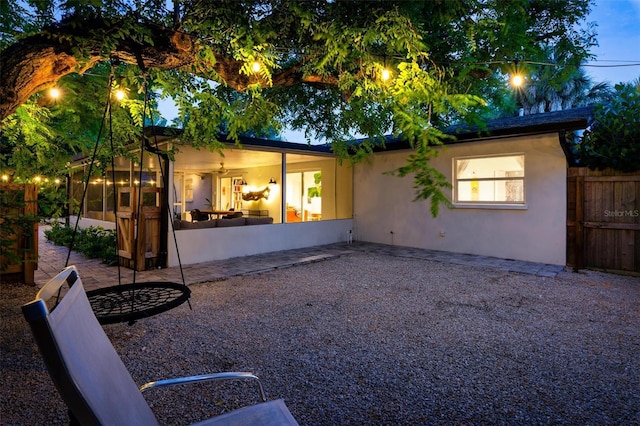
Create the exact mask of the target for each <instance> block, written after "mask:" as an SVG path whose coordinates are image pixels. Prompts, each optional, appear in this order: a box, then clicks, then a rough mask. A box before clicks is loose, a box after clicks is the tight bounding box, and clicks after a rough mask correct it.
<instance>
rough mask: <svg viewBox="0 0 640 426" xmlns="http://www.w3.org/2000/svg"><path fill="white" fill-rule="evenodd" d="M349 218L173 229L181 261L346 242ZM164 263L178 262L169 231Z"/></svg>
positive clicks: (349, 224) (221, 257) (349, 227)
mask: <svg viewBox="0 0 640 426" xmlns="http://www.w3.org/2000/svg"><path fill="white" fill-rule="evenodd" d="M352 226H353V225H352V220H351V219H343V220H327V221H318V222H298V223H282V224H271V225H251V226H233V227H227V228H205V229H197V230H196V229H191V230H184V231H179V232H176V233H175V237H176V240H177V241H178V247H179V250H180V261H181V263H182V264H183V265H189V264H193V263H200V262H209V261H212V260H222V259H229V258H232V257H241V256H250V255H254V254H260V253H269V252H274V251H281V250H292V249H297V248H303V247H313V246H318V245H323V244H333V243H338V242H346V241H347V238H348V236H349V230H351V229H352ZM168 266H178V257H177V254H176V247H175V243H174V240H173V236H172V235H171V234H170V235H169V259H168Z"/></svg>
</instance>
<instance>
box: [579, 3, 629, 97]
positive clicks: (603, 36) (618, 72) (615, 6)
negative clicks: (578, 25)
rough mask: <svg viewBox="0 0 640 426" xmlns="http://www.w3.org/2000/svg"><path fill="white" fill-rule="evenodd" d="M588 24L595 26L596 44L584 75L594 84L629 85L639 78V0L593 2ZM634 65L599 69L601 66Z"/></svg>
mask: <svg viewBox="0 0 640 426" xmlns="http://www.w3.org/2000/svg"><path fill="white" fill-rule="evenodd" d="M587 21H588V22H596V23H597V24H598V27H597V32H598V37H597V39H598V44H599V46H597V47H594V48H593V49H592V53H594V54H595V55H597V58H596V61H595V62H589V63H588V64H587V65H597V67H595V66H588V67H587V72H588V73H589V75H590V76H591V78H592V79H593V80H594V82H602V81H608V82H609V83H612V84H617V83H620V82H625V83H626V82H629V81H632V80H635V79H637V78H639V77H640V0H596V5H595V7H593V9H592V11H591V14H590V15H589V17H588V18H587ZM619 61H624V62H626V63H635V64H638V65H635V66H625V67H601V66H602V65H607V66H609V65H623V63H622V62H619Z"/></svg>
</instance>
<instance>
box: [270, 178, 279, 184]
mask: <svg viewBox="0 0 640 426" xmlns="http://www.w3.org/2000/svg"><path fill="white" fill-rule="evenodd" d="M277 184H278V182H276V180H275V179H274V178H271V179H269V186H272V185H277Z"/></svg>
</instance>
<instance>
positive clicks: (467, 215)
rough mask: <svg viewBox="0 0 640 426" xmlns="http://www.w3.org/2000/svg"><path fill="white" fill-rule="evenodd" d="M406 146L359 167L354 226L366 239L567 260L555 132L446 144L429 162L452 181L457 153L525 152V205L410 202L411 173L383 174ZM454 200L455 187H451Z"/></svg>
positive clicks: (562, 170) (562, 169)
mask: <svg viewBox="0 0 640 426" xmlns="http://www.w3.org/2000/svg"><path fill="white" fill-rule="evenodd" d="M409 153H410V152H409V151H394V152H387V153H380V154H376V155H374V157H373V159H372V161H371V163H368V164H367V163H363V164H359V165H357V166H356V168H355V170H354V228H355V237H356V239H358V240H361V241H369V242H376V243H383V244H393V245H400V246H408V247H417V248H425V249H433V250H443V251H450V252H456V253H471V254H479V255H487V256H495V257H500V258H506V259H519V260H528V261H533V262H541V263H549V264H557V265H564V264H565V262H566V170H567V166H566V159H565V156H564V154H563V152H562V149H561V147H560V144H559V141H558V135H557V134H555V133H554V134H549V135H537V136H527V137H518V138H508V139H499V140H493V141H482V142H468V143H459V144H453V145H448V146H446V147H444V148H442V149H441V150H440V155H439V156H438V157H437V158H435V159H434V160H433V162H432V164H433V165H434V166H435V167H436V168H437V169H438V170H439V171H440V172H442V173H443V174H444V175H445V176H446V177H447V179H448V180H449V182H452V173H453V163H452V159H453V158H454V157H461V156H476V155H477V156H481V155H504V154H509V153H523V154H524V155H525V193H526V208H523V209H508V208H500V207H492V208H488V206H483V207H484V208H455V207H454V208H452V209H448V208H447V207H442V208H441V210H440V214H439V215H438V217H436V218H433V217H432V216H431V214H430V210H429V202H428V201H417V202H414V201H412V200H413V199H414V198H415V189H414V188H413V180H412V177H411V176H407V177H405V178H398V177H394V176H389V175H385V174H383V173H384V172H387V171H390V170H394V169H396V168H398V167H400V166H402V165H403V164H405V162H406V158H407V156H408V155H409ZM448 195H449V197H450V199H451V191H448Z"/></svg>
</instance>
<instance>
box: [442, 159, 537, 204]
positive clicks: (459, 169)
mask: <svg viewBox="0 0 640 426" xmlns="http://www.w3.org/2000/svg"><path fill="white" fill-rule="evenodd" d="M453 171H454V182H455V183H454V194H455V202H456V203H478V204H482V203H485V204H524V202H525V187H524V155H523V154H511V155H502V156H496V157H474V158H472V157H467V158H455V159H454V165H453Z"/></svg>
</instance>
